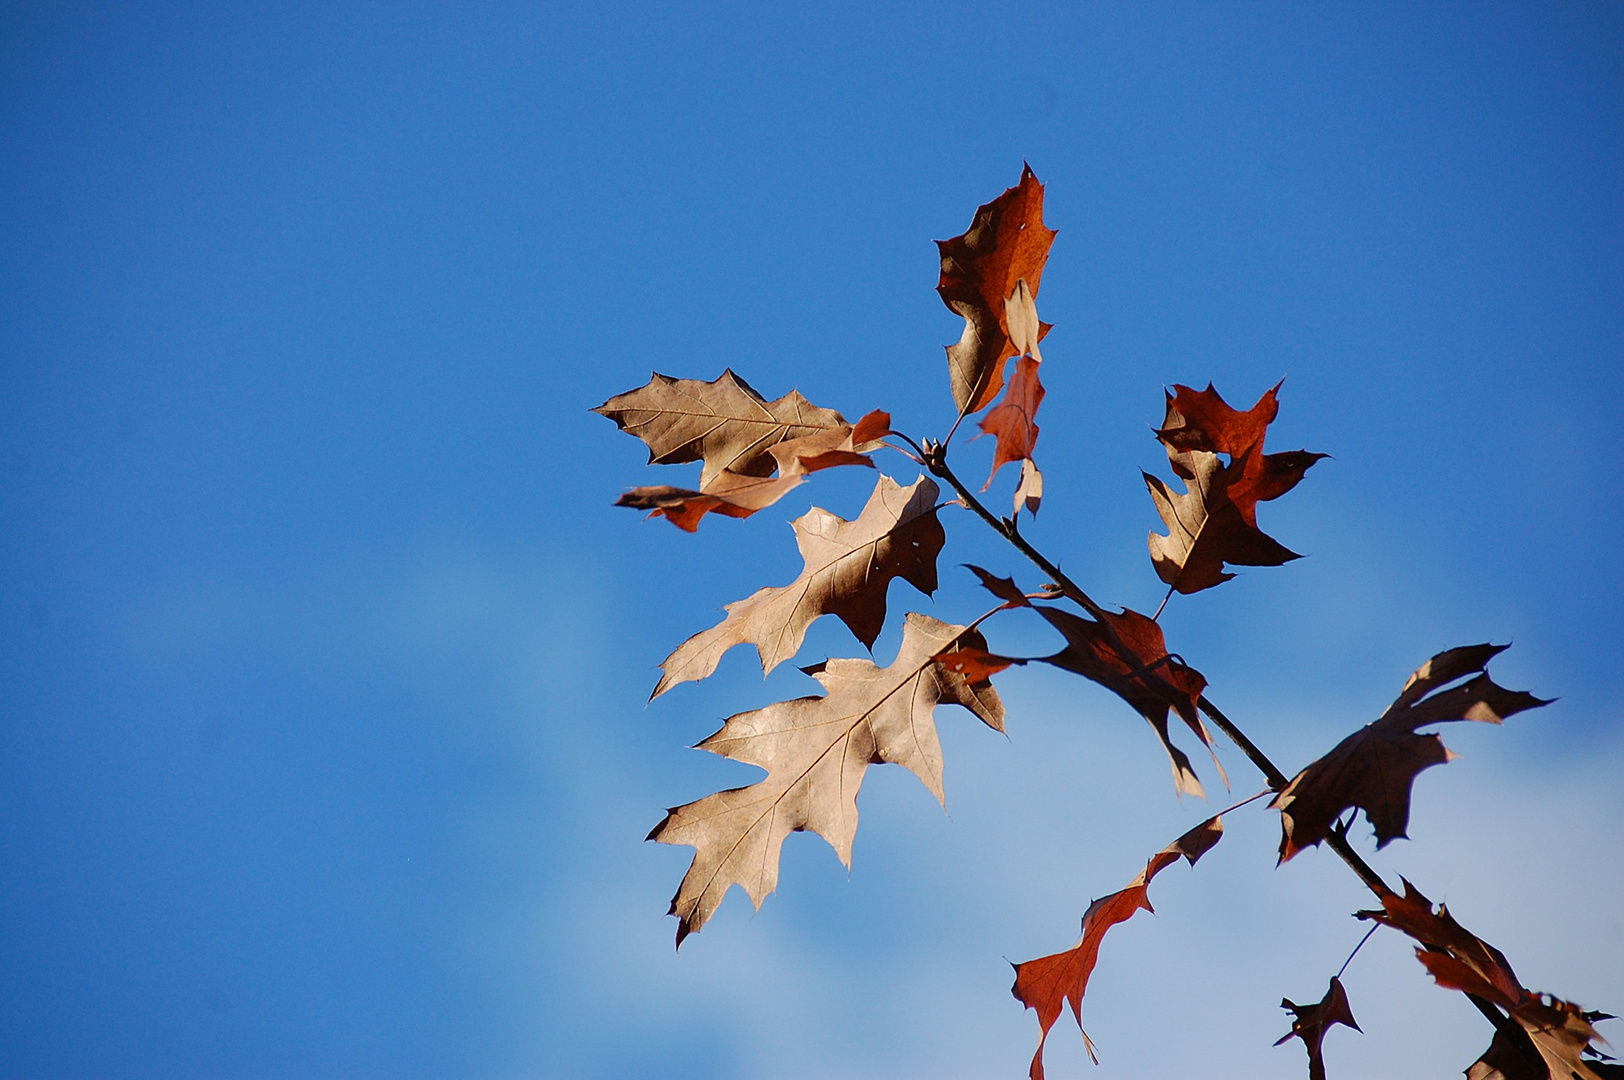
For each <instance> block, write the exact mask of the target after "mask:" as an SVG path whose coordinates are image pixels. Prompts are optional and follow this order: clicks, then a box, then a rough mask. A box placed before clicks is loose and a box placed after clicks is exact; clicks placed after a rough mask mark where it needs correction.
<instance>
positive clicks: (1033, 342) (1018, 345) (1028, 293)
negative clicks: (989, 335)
mask: <svg viewBox="0 0 1624 1080" xmlns="http://www.w3.org/2000/svg"><path fill="white" fill-rule="evenodd" d="M1004 325H1005V326H1007V327H1008V328H1009V343H1010V346H1011V347H1013V348H1014V350H1015V352H1016V353H1017V354H1018V355H1022V356H1030V357H1031V358H1032V359H1034V360H1037V361H1040V362H1041V361H1042V360H1043V354H1042V353H1041V352H1039V351H1038V342H1039V341H1040V340H1041V339H1042V337H1043V332H1042V330H1043V323H1041V322H1039V321H1038V305H1037V299H1036V298H1035V297H1034V296H1033V295H1032V290H1031V289H1029V288H1028V287H1027V285H1026V279H1025V278H1022V279H1021V280H1019V281H1017V282H1016V283H1015V291H1014V292H1013V293H1011V294H1010V295H1009V297H1008V298H1007V299H1005V300H1004Z"/></svg>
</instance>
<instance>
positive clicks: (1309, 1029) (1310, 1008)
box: [1274, 978, 1360, 1080]
mask: <svg viewBox="0 0 1624 1080" xmlns="http://www.w3.org/2000/svg"><path fill="white" fill-rule="evenodd" d="M1280 1007H1281V1008H1282V1009H1289V1010H1290V1011H1291V1012H1292V1013H1295V1014H1296V1019H1295V1020H1293V1021H1292V1022H1291V1030H1290V1031H1288V1032H1286V1033H1285V1034H1284V1035H1282V1036H1280V1038H1279V1040H1278V1041H1277V1042H1275V1044H1274V1045H1276V1046H1279V1045H1280V1044H1281V1043H1283V1042H1285V1041H1286V1040H1287V1039H1292V1038H1297V1039H1301V1040H1302V1041H1303V1046H1304V1047H1305V1048H1306V1049H1307V1050H1308V1080H1325V1050H1324V1046H1323V1044H1324V1042H1325V1033H1326V1032H1327V1031H1328V1030H1330V1028H1331V1026H1332V1025H1334V1024H1342V1025H1343V1026H1344V1027H1351V1028H1352V1029H1353V1030H1355V1031H1358V1030H1360V1029H1359V1024H1358V1022H1357V1021H1356V1020H1354V1018H1353V1009H1352V1008H1351V1007H1350V1006H1349V1005H1348V992H1347V991H1346V990H1344V989H1343V988H1342V980H1341V979H1337V978H1332V979H1331V985H1330V986H1329V987H1327V988H1326V990H1325V996H1324V997H1322V998H1320V1000H1319V1002H1318V1003H1317V1004H1314V1005H1298V1004H1296V1003H1294V1002H1293V1001H1292V1000H1291V999H1290V998H1281V999H1280Z"/></svg>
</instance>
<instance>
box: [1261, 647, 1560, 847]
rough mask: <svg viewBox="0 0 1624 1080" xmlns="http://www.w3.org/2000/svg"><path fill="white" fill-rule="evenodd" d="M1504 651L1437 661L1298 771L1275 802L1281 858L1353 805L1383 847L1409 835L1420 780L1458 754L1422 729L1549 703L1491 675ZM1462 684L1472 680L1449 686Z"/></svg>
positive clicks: (1320, 835)
mask: <svg viewBox="0 0 1624 1080" xmlns="http://www.w3.org/2000/svg"><path fill="white" fill-rule="evenodd" d="M1505 648H1506V646H1504V645H1486V644H1485V645H1470V646H1465V647H1462V648H1458V649H1450V650H1448V651H1447V652H1441V653H1439V654H1438V655H1437V656H1434V657H1433V658H1432V659H1431V660H1429V661H1427V662H1426V663H1425V664H1423V665H1422V666H1421V668H1420V669H1419V670H1417V671H1416V672H1415V674H1413V675H1411V676H1410V678H1409V681H1408V682H1406V683H1405V686H1404V690H1403V692H1401V693H1400V694H1399V696H1398V698H1397V699H1396V700H1395V701H1394V702H1393V704H1392V705H1390V706H1388V708H1387V711H1386V712H1384V713H1383V714H1382V715H1381V717H1379V718H1378V719H1377V720H1375V721H1373V722H1372V723H1369V724H1366V725H1365V726H1364V727H1363V728H1361V729H1359V730H1358V731H1356V732H1354V733H1353V734H1352V735H1349V736H1348V737H1347V738H1345V739H1343V740H1342V741H1341V742H1340V743H1338V744H1337V745H1336V746H1335V747H1334V748H1333V749H1332V750H1331V752H1330V753H1328V754H1326V755H1325V756H1324V757H1322V758H1320V759H1319V760H1318V761H1315V762H1314V763H1313V764H1311V765H1309V766H1308V767H1307V768H1306V769H1304V770H1303V771H1302V772H1300V773H1298V774H1297V775H1296V777H1295V778H1293V779H1292V781H1291V783H1290V784H1287V785H1286V787H1285V788H1284V789H1283V790H1281V792H1280V794H1278V795H1276V796H1275V798H1274V801H1273V802H1272V803H1270V804H1269V805H1270V806H1272V807H1274V808H1275V809H1277V810H1279V811H1280V823H1281V838H1280V861H1281V862H1285V861H1286V860H1288V859H1290V858H1291V857H1292V856H1294V855H1295V854H1297V852H1298V851H1300V850H1302V849H1303V848H1305V847H1312V846H1313V845H1315V844H1318V843H1319V842H1320V841H1321V840H1323V839H1325V838H1326V836H1328V835H1329V834H1330V831H1331V829H1332V827H1333V826H1334V825H1335V824H1336V822H1337V821H1338V819H1340V818H1341V816H1342V814H1343V813H1344V812H1345V811H1347V810H1351V809H1355V808H1357V809H1359V810H1362V811H1363V812H1364V815H1365V820H1367V821H1369V822H1370V824H1371V826H1372V827H1373V828H1374V829H1375V831H1376V846H1377V847H1378V848H1380V847H1383V846H1385V845H1386V844H1388V843H1389V842H1390V841H1392V840H1395V839H1398V838H1399V837H1402V836H1405V835H1406V832H1405V830H1406V829H1407V828H1408V826H1409V821H1410V789H1411V786H1412V785H1413V784H1414V783H1415V778H1416V777H1417V776H1418V775H1420V773H1421V772H1422V770H1424V769H1428V768H1431V767H1432V766H1434V765H1442V764H1444V763H1445V762H1447V761H1449V760H1450V759H1451V758H1452V757H1453V756H1454V755H1453V754H1451V753H1450V751H1449V750H1448V749H1447V748H1446V747H1445V746H1444V744H1443V740H1442V739H1440V738H1439V737H1438V736H1437V735H1434V734H1426V735H1422V734H1418V733H1417V730H1416V729H1418V728H1421V727H1425V726H1426V725H1428V724H1439V723H1449V722H1453V721H1458V720H1473V721H1477V722H1479V723H1488V724H1498V723H1500V722H1501V721H1502V720H1503V719H1504V718H1505V717H1508V716H1511V715H1513V714H1515V713H1519V712H1522V711H1523V710H1525V709H1533V708H1538V707H1539V706H1541V705H1548V704H1549V702H1547V701H1543V700H1541V699H1540V698H1537V697H1534V696H1533V695H1532V694H1527V693H1523V692H1521V691H1515V690H1507V689H1506V688H1505V687H1503V686H1499V685H1498V684H1496V683H1495V682H1494V680H1493V679H1491V678H1489V676H1488V673H1487V671H1486V668H1487V666H1488V663H1489V660H1490V659H1491V658H1492V657H1494V656H1495V655H1496V654H1498V653H1500V652H1501V651H1503V650H1504V649H1505ZM1467 676H1471V678H1467ZM1461 679H1467V681H1466V682H1464V683H1461V684H1460V685H1458V686H1457V685H1451V684H1454V683H1457V682H1459V680H1461Z"/></svg>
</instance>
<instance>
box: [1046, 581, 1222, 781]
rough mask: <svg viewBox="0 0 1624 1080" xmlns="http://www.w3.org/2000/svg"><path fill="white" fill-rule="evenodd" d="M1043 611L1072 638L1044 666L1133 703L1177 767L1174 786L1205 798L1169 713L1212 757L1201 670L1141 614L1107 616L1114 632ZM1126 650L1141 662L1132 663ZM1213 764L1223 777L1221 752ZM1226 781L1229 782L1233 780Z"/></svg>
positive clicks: (1066, 613) (1053, 611) (1067, 615)
mask: <svg viewBox="0 0 1624 1080" xmlns="http://www.w3.org/2000/svg"><path fill="white" fill-rule="evenodd" d="M1037 611H1038V614H1040V615H1042V616H1043V617H1044V618H1045V619H1047V620H1048V621H1049V625H1050V626H1053V627H1054V628H1055V629H1056V630H1058V631H1060V633H1061V634H1063V635H1064V636H1065V638H1066V647H1065V648H1064V649H1062V650H1061V651H1060V652H1058V653H1055V654H1054V655H1053V656H1046V657H1043V658H1042V659H1043V661H1044V663H1047V664H1053V665H1055V666H1056V667H1061V668H1065V669H1066V670H1067V671H1072V672H1076V673H1077V674H1078V675H1081V676H1083V677H1084V678H1086V679H1090V680H1092V681H1094V682H1097V683H1099V684H1100V685H1101V686H1103V687H1105V688H1106V689H1107V690H1110V691H1111V692H1112V693H1114V694H1116V695H1117V696H1118V697H1120V698H1121V699H1122V700H1123V701H1126V702H1127V703H1128V704H1129V705H1131V706H1132V707H1133V708H1134V710H1135V711H1136V712H1138V713H1139V715H1141V716H1143V717H1144V718H1145V719H1146V720H1147V721H1148V722H1149V723H1150V726H1151V729H1152V730H1154V731H1155V732H1156V737H1157V738H1158V739H1160V740H1161V743H1162V749H1164V750H1166V751H1167V756H1168V759H1169V760H1170V761H1171V763H1172V767H1173V785H1174V787H1175V788H1176V789H1177V791H1178V792H1179V794H1180V795H1186V794H1188V795H1197V796H1203V797H1204V796H1205V792H1204V791H1203V790H1202V787H1201V781H1200V780H1199V779H1198V778H1197V777H1196V774H1195V769H1194V768H1193V767H1192V766H1191V765H1190V759H1189V758H1188V757H1187V756H1185V753H1184V751H1182V750H1180V749H1179V748H1178V747H1177V746H1174V745H1173V739H1172V736H1171V735H1170V734H1169V732H1168V725H1167V713H1168V710H1169V709H1172V710H1173V711H1174V712H1177V713H1178V715H1179V719H1181V720H1183V721H1184V723H1185V725H1186V726H1187V727H1189V729H1190V730H1191V731H1192V732H1194V733H1195V735H1196V738H1198V739H1200V740H1201V743H1202V745H1203V746H1205V747H1206V748H1207V750H1208V752H1209V753H1212V750H1213V745H1212V735H1211V734H1210V733H1208V731H1207V728H1206V725H1205V724H1203V723H1202V722H1201V715H1200V713H1199V712H1197V702H1199V701H1200V700H1201V692H1202V691H1203V690H1205V689H1206V686H1207V680H1206V679H1205V678H1203V677H1202V675H1201V673H1200V672H1199V671H1196V670H1195V669H1194V668H1192V667H1190V666H1188V665H1187V664H1185V663H1184V662H1183V661H1181V660H1179V659H1177V658H1175V657H1173V656H1172V655H1170V654H1169V653H1168V651H1167V642H1166V639H1165V638H1164V637H1163V636H1162V628H1161V627H1160V626H1159V625H1158V624H1157V623H1156V622H1155V621H1154V620H1152V619H1148V618H1146V617H1145V616H1143V615H1141V614H1139V613H1138V612H1137V611H1127V610H1124V611H1123V612H1122V613H1121V614H1120V615H1116V614H1112V613H1110V612H1106V618H1107V620H1108V622H1109V626H1110V630H1109V631H1107V629H1106V627H1105V625H1103V624H1101V623H1098V622H1092V621H1090V620H1087V619H1082V618H1079V617H1077V616H1076V615H1073V614H1071V613H1070V612H1069V611H1062V610H1059V609H1058V608H1051V607H1040V608H1038V609H1037ZM1113 634H1114V638H1115V640H1114V641H1113ZM1119 645H1120V647H1121V649H1120V650H1119V648H1118V646H1119ZM1122 650H1125V651H1126V652H1128V653H1129V654H1130V655H1131V656H1132V657H1133V658H1134V660H1135V661H1136V663H1129V661H1128V660H1127V658H1125V657H1124V656H1123V655H1122ZM1212 760H1213V764H1214V765H1217V766H1218V771H1219V775H1220V776H1222V775H1223V766H1222V765H1221V764H1220V763H1219V762H1218V757H1217V755H1216V754H1215V753H1214V754H1213V758H1212ZM1224 782H1225V783H1226V784H1227V783H1228V782H1229V781H1228V778H1227V777H1226V778H1225V780H1224Z"/></svg>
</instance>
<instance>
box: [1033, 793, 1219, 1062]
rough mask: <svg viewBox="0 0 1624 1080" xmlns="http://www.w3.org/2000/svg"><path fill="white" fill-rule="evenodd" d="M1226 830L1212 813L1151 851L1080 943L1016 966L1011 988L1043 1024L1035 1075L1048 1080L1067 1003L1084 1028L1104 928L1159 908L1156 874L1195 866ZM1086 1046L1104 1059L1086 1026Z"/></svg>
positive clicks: (1102, 904)
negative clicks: (1054, 1031) (1048, 1048)
mask: <svg viewBox="0 0 1624 1080" xmlns="http://www.w3.org/2000/svg"><path fill="white" fill-rule="evenodd" d="M1223 834H1224V825H1223V821H1222V819H1221V818H1218V817H1211V818H1208V819H1207V820H1206V821H1203V822H1202V823H1201V824H1199V825H1197V826H1196V827H1195V828H1193V829H1191V830H1190V831H1189V832H1187V833H1185V834H1184V835H1183V836H1181V837H1179V838H1178V839H1177V840H1175V841H1173V842H1172V843H1171V844H1169V845H1167V847H1165V848H1163V849H1162V850H1161V851H1158V852H1157V853H1156V854H1155V855H1152V856H1151V857H1150V861H1149V862H1147V863H1146V864H1145V868H1144V869H1143V870H1142V871H1140V873H1139V876H1138V877H1136V878H1134V879H1133V881H1132V882H1130V883H1129V885H1128V887H1127V888H1126V889H1123V890H1121V891H1120V892H1114V893H1111V894H1110V895H1109V896H1102V897H1100V898H1099V899H1098V900H1096V901H1094V902H1093V903H1092V904H1090V905H1089V907H1088V911H1087V912H1086V913H1085V914H1084V915H1083V936H1082V938H1081V940H1079V941H1078V942H1077V944H1076V945H1073V946H1072V947H1071V948H1070V949H1067V950H1066V951H1065V952H1062V953H1055V954H1053V955H1051V956H1043V957H1039V958H1038V959H1036V960H1028V961H1026V962H1025V963H1024V964H1016V965H1015V985H1014V986H1013V987H1012V988H1011V990H1010V992H1011V993H1012V994H1014V995H1015V999H1016V1000H1017V1001H1019V1002H1020V1003H1021V1004H1022V1005H1025V1006H1026V1007H1027V1008H1028V1009H1035V1010H1037V1014H1038V1025H1039V1027H1040V1028H1041V1029H1042V1030H1041V1032H1040V1034H1039V1035H1038V1048H1037V1052H1036V1053H1035V1054H1033V1055H1032V1067H1031V1069H1030V1070H1029V1075H1030V1076H1031V1080H1043V1046H1044V1043H1046V1042H1047V1041H1048V1039H1049V1029H1050V1028H1052V1027H1054V1022H1055V1021H1056V1020H1058V1019H1059V1018H1060V1011H1061V1008H1062V1007H1063V1006H1065V1005H1070V1006H1071V1013H1072V1016H1073V1017H1075V1018H1076V1020H1077V1029H1078V1030H1079V1031H1083V994H1084V993H1085V992H1087V990H1088V979H1089V976H1090V975H1092V974H1093V973H1094V965H1095V963H1096V962H1097V961H1098V960H1099V954H1100V942H1101V941H1103V940H1104V938H1105V932H1106V931H1107V930H1109V929H1111V927H1113V926H1115V925H1117V924H1118V923H1121V922H1126V921H1127V920H1128V919H1131V918H1132V917H1133V916H1134V914H1135V913H1137V912H1139V911H1141V910H1144V911H1154V910H1155V909H1154V908H1152V907H1151V906H1150V897H1149V894H1148V893H1147V891H1146V890H1147V888H1148V887H1149V885H1150V882H1151V879H1152V878H1154V877H1155V876H1156V875H1157V874H1159V873H1161V872H1162V871H1163V870H1164V869H1166V868H1167V867H1168V866H1171V865H1172V864H1173V863H1175V862H1177V861H1178V860H1179V859H1181V858H1182V859H1186V860H1188V861H1189V863H1190V865H1191V866H1194V865H1195V864H1196V860H1198V859H1200V858H1201V856H1203V855H1205V854H1206V853H1207V852H1208V851H1210V850H1211V849H1212V846H1213V845H1214V844H1216V843H1218V841H1219V840H1220V839H1222V838H1223ZM1083 1045H1084V1046H1085V1047H1086V1048H1087V1049H1088V1056H1089V1057H1091V1058H1093V1059H1094V1063H1095V1064H1099V1057H1098V1056H1097V1055H1096V1054H1095V1053H1094V1043H1093V1040H1092V1039H1090V1038H1089V1037H1088V1032H1087V1031H1083Z"/></svg>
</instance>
